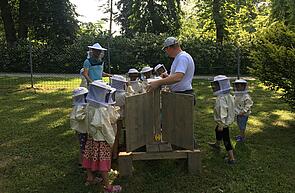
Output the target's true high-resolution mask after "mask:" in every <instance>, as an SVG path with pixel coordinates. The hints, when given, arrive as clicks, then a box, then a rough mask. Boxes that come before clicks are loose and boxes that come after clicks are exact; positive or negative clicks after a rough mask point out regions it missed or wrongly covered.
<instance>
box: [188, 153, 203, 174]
mask: <svg viewBox="0 0 295 193" xmlns="http://www.w3.org/2000/svg"><path fill="white" fill-rule="evenodd" d="M187 165H188V171H189V173H190V174H201V172H202V161H201V151H200V150H194V151H191V152H188V157H187Z"/></svg>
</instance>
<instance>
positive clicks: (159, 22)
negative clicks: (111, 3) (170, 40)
mask: <svg viewBox="0 0 295 193" xmlns="http://www.w3.org/2000/svg"><path fill="white" fill-rule="evenodd" d="M117 6H118V9H119V11H120V13H119V14H118V15H117V17H116V21H117V22H118V23H119V24H120V25H121V26H122V33H123V34H125V35H127V36H131V35H134V34H135V33H137V32H140V33H153V34H160V33H170V34H174V35H177V34H179V30H180V26H181V23H180V16H181V7H180V0H143V1H135V0H119V2H118V4H117Z"/></svg>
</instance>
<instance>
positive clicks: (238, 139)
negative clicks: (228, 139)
mask: <svg viewBox="0 0 295 193" xmlns="http://www.w3.org/2000/svg"><path fill="white" fill-rule="evenodd" d="M236 140H237V142H244V141H245V137H242V136H239V137H237V139H236Z"/></svg>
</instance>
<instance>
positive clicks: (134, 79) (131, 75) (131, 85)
mask: <svg viewBox="0 0 295 193" xmlns="http://www.w3.org/2000/svg"><path fill="white" fill-rule="evenodd" d="M139 75H140V73H139V72H138V70H136V69H135V68H131V69H129V71H128V79H129V80H128V88H127V95H128V96H132V95H135V94H140V93H144V88H143V85H142V82H141V81H140V80H139Z"/></svg>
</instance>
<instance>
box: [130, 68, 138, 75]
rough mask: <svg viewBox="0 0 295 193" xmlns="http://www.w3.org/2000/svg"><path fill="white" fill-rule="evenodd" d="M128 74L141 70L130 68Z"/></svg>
mask: <svg viewBox="0 0 295 193" xmlns="http://www.w3.org/2000/svg"><path fill="white" fill-rule="evenodd" d="M128 74H139V72H138V70H136V69H135V68H130V69H129V71H128Z"/></svg>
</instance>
